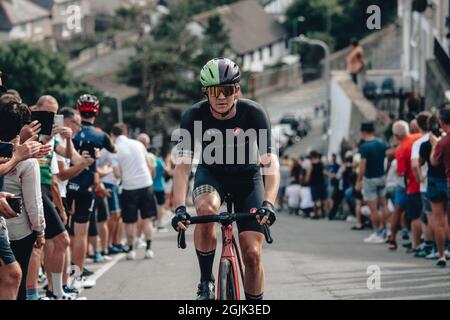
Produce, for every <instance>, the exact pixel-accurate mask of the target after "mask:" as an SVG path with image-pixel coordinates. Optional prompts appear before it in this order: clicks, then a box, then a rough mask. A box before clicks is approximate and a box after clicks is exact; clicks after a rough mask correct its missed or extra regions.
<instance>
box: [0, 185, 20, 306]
mask: <svg viewBox="0 0 450 320" xmlns="http://www.w3.org/2000/svg"><path fill="white" fill-rule="evenodd" d="M12 196H13V195H12V194H10V193H5V192H0V300H16V299H17V293H18V290H19V287H20V284H21V280H22V270H21V269H20V265H19V263H18V262H17V261H16V258H15V256H14V253H13V251H12V249H11V246H10V243H9V239H8V231H7V230H6V222H5V220H4V218H3V217H6V218H13V217H17V213H15V212H14V211H13V210H12V208H11V207H10V206H9V205H8V202H7V201H6V199H7V198H10V197H12Z"/></svg>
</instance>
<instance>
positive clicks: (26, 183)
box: [0, 99, 45, 300]
mask: <svg viewBox="0 0 450 320" xmlns="http://www.w3.org/2000/svg"><path fill="white" fill-rule="evenodd" d="M2 100H3V99H2ZM2 102H3V101H2ZM18 102H20V101H19V100H18V99H17V100H16V101H14V100H9V101H8V102H7V103H1V102H0V114H1V117H0V126H1V127H2V128H4V130H2V134H0V140H2V141H10V140H12V139H13V138H15V137H16V136H17V135H18V134H19V133H20V129H21V128H22V127H23V125H24V124H25V122H26V121H28V120H29V119H30V115H31V114H30V110H29V109H28V108H25V107H23V108H16V107H15V106H16V105H17V103H18ZM4 183H5V184H4V187H5V191H7V192H9V193H11V194H14V195H16V196H19V197H21V202H22V204H23V205H22V206H21V214H20V215H19V216H18V217H16V218H11V219H8V220H7V221H6V225H7V227H8V234H9V239H10V242H11V248H12V251H13V252H14V256H15V257H16V259H17V261H18V262H19V265H20V267H21V269H22V281H21V284H20V288H19V292H18V296H17V299H18V300H25V299H26V286H25V283H26V278H27V271H28V263H29V260H30V256H31V251H32V249H33V245H35V246H36V247H38V248H41V247H42V246H43V245H44V243H45V239H44V229H45V220H44V212H43V208H42V196H41V188H40V179H39V165H38V162H37V160H36V159H28V160H25V161H22V162H20V163H19V164H18V165H17V166H16V167H15V168H14V170H13V171H11V172H10V173H9V174H8V175H7V176H6V177H5V181H4Z"/></svg>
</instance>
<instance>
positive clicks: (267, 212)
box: [256, 200, 277, 226]
mask: <svg viewBox="0 0 450 320" xmlns="http://www.w3.org/2000/svg"><path fill="white" fill-rule="evenodd" d="M256 214H257V215H259V216H260V218H261V219H262V218H264V216H268V217H269V218H268V220H269V222H270V225H271V226H272V225H273V224H274V223H275V220H277V218H276V216H275V206H274V205H273V204H272V203H271V202H270V201H267V200H264V201H263V203H262V205H261V208H259V209H258V211H256Z"/></svg>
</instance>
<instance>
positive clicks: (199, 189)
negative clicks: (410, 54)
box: [193, 165, 264, 233]
mask: <svg viewBox="0 0 450 320" xmlns="http://www.w3.org/2000/svg"><path fill="white" fill-rule="evenodd" d="M205 192H211V193H214V192H216V193H218V195H219V196H220V200H221V202H222V203H223V201H224V200H225V196H226V194H228V193H229V194H231V196H232V198H233V204H234V211H235V212H251V211H252V210H254V209H258V208H260V207H261V205H262V202H263V200H264V183H263V179H262V176H261V174H260V173H259V171H249V172H248V173H241V174H239V175H224V174H218V173H214V172H212V171H211V170H209V169H208V168H207V167H205V166H202V165H199V166H198V167H197V171H196V173H195V181H194V192H193V198H194V199H195V197H197V196H198V195H200V194H202V193H205ZM236 224H237V227H238V231H239V233H241V232H244V231H255V232H260V233H264V229H263V227H262V226H261V225H259V224H258V222H257V221H256V219H255V220H244V221H238V222H236Z"/></svg>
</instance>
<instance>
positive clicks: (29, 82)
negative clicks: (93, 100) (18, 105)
mask: <svg viewBox="0 0 450 320" xmlns="http://www.w3.org/2000/svg"><path fill="white" fill-rule="evenodd" d="M0 69H1V70H2V71H3V72H4V73H5V74H6V75H7V78H6V80H7V83H6V85H7V87H8V88H11V89H16V90H17V91H19V93H20V94H21V96H22V99H23V101H24V102H25V103H27V104H29V105H33V104H34V103H36V101H37V100H38V98H39V97H40V96H42V95H44V94H50V95H53V96H54V97H55V98H56V99H57V100H58V101H59V103H60V105H73V102H74V100H75V99H76V97H77V96H78V95H79V94H80V93H82V92H86V91H90V92H92V90H91V89H90V88H89V87H88V86H86V85H84V84H82V83H80V82H77V81H76V80H75V79H74V78H73V77H72V75H71V74H70V72H69V71H68V70H67V68H66V65H65V63H64V61H63V59H62V58H61V56H60V55H57V54H54V53H52V52H51V51H50V50H48V49H47V48H42V47H39V46H36V45H31V44H27V43H24V42H20V41H13V42H11V43H9V44H8V45H6V46H2V47H0Z"/></svg>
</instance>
